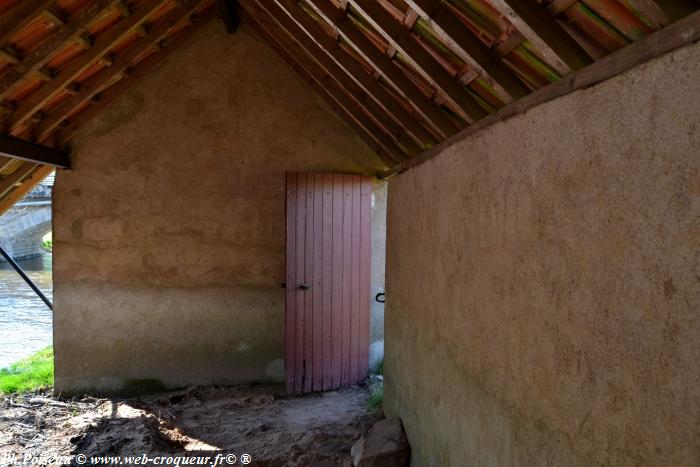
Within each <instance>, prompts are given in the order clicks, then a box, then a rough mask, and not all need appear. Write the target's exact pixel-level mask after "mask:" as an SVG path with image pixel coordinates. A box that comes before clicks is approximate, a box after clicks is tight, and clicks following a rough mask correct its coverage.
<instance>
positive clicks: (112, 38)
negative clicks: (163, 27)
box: [7, 0, 168, 131]
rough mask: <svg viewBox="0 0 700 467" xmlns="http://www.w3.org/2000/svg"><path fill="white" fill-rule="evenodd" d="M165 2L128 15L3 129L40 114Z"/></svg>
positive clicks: (25, 103) (153, 0)
mask: <svg viewBox="0 0 700 467" xmlns="http://www.w3.org/2000/svg"><path fill="white" fill-rule="evenodd" d="M167 2H168V0H148V1H146V2H145V3H144V4H142V5H141V6H140V7H139V8H138V9H137V10H136V11H134V12H133V13H131V15H130V16H129V17H128V18H126V19H124V20H123V21H121V22H119V23H118V24H117V25H116V26H114V27H113V28H112V29H110V30H109V31H108V32H107V33H105V34H104V35H102V36H100V37H99V38H98V39H97V41H96V42H95V44H94V45H93V46H92V47H91V48H90V49H89V50H87V51H86V52H85V53H83V54H82V55H81V56H80V57H78V58H76V59H75V60H73V61H71V62H70V63H69V64H68V66H67V67H66V68H65V69H64V70H62V71H61V72H60V73H59V74H58V76H56V77H55V78H53V79H52V80H51V81H49V82H48V83H46V84H45V85H44V86H42V87H41V88H39V90H38V91H36V92H34V93H32V94H31V95H30V96H29V97H28V98H27V99H26V100H24V101H22V103H21V104H20V105H19V108H18V109H17V110H16V111H15V112H14V113H13V114H11V115H10V116H9V118H8V121H7V126H8V127H9V130H10V131H13V130H15V129H16V128H17V127H19V126H20V125H21V124H22V123H24V122H26V121H27V120H28V119H29V118H30V117H31V116H32V115H33V114H34V113H35V112H36V111H38V110H40V109H41V108H42V107H43V106H44V105H46V103H47V102H49V101H50V100H51V99H53V98H54V97H55V96H56V95H57V94H58V93H60V92H61V91H62V90H63V89H64V88H65V87H66V86H67V85H68V84H70V83H71V82H72V81H74V80H75V79H76V78H77V77H78V76H80V74H81V73H83V72H84V71H85V70H86V69H87V68H89V67H90V66H91V65H92V64H93V63H94V62H96V61H97V60H100V59H101V58H102V57H103V56H104V55H105V54H106V53H108V52H109V51H110V49H112V48H113V47H114V46H115V45H116V44H118V43H119V41H121V40H122V39H123V38H124V37H125V36H126V35H128V34H129V33H131V32H132V31H133V30H134V29H136V28H138V27H139V26H141V25H142V24H143V23H144V22H145V21H146V20H147V19H148V17H149V16H150V15H151V14H153V13H154V12H155V11H157V10H158V9H159V8H161V7H162V6H163V5H164V4H165V3H167Z"/></svg>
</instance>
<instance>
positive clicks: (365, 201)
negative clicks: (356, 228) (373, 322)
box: [358, 177, 372, 379]
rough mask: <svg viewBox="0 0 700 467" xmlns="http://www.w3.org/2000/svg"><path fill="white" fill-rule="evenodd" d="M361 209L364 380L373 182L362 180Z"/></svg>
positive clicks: (362, 372) (363, 375) (363, 374)
mask: <svg viewBox="0 0 700 467" xmlns="http://www.w3.org/2000/svg"><path fill="white" fill-rule="evenodd" d="M360 191H361V209H360V293H359V297H360V366H359V368H360V373H359V375H358V378H359V379H364V378H366V377H367V375H368V373H369V337H370V336H369V334H370V302H371V300H372V295H371V290H370V283H371V280H372V279H371V258H372V252H371V246H372V181H371V180H370V179H369V178H367V177H363V178H362V187H361V190H360Z"/></svg>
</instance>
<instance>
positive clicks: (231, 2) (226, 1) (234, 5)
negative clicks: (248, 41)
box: [216, 0, 241, 34]
mask: <svg viewBox="0 0 700 467" xmlns="http://www.w3.org/2000/svg"><path fill="white" fill-rule="evenodd" d="M216 5H217V7H218V8H219V14H220V15H221V19H222V20H223V22H224V26H226V32H227V33H229V34H233V33H234V32H236V29H238V25H239V24H240V23H241V18H240V17H239V16H238V0H216Z"/></svg>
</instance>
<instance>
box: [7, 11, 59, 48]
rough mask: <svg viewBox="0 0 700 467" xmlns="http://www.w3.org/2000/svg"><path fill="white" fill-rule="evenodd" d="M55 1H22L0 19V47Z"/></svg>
mask: <svg viewBox="0 0 700 467" xmlns="http://www.w3.org/2000/svg"><path fill="white" fill-rule="evenodd" d="M54 2H55V0H24V1H21V2H17V4H15V6H14V7H13V8H12V9H11V10H10V11H9V12H7V13H5V14H4V15H3V16H2V17H1V18H0V47H3V46H5V44H7V42H8V41H9V40H10V38H11V37H12V36H14V35H15V34H17V33H18V32H19V31H21V30H22V29H23V28H24V27H25V26H27V25H28V24H29V23H31V22H32V21H34V19H35V18H37V17H38V16H39V15H40V14H41V13H42V12H43V11H44V10H46V9H47V8H48V7H50V6H51V5H52V4H53V3H54Z"/></svg>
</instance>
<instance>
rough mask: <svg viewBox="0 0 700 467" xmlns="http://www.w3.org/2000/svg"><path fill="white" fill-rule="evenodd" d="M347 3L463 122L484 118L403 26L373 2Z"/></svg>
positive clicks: (471, 101)
mask: <svg viewBox="0 0 700 467" xmlns="http://www.w3.org/2000/svg"><path fill="white" fill-rule="evenodd" d="M351 3H352V4H353V5H354V6H355V7H357V8H358V9H359V10H360V11H362V13H363V14H364V16H365V17H366V18H367V19H368V20H369V21H370V22H371V23H372V25H373V26H374V27H375V28H376V29H377V30H378V31H381V33H382V35H383V36H384V38H385V39H386V40H388V41H389V43H391V44H393V45H394V47H396V48H397V49H399V50H402V51H403V52H404V54H405V55H406V56H407V57H409V58H410V60H411V61H413V62H414V64H415V66H416V67H417V68H418V69H419V70H421V72H422V73H423V74H424V76H425V77H426V78H427V79H428V80H429V81H430V82H431V83H433V84H434V85H435V87H437V88H438V89H440V91H441V92H442V93H443V94H444V95H445V96H447V98H449V99H450V100H451V101H452V102H453V103H454V105H455V106H456V107H457V108H458V109H461V110H462V112H463V115H462V116H463V117H464V118H465V119H466V120H467V121H470V122H474V121H476V120H479V119H481V118H483V117H485V116H486V115H488V112H487V111H486V110H484V108H483V107H481V105H479V103H478V102H477V101H476V99H474V98H473V97H472V96H471V95H470V94H469V93H468V92H467V90H466V89H465V88H464V87H463V86H462V85H460V84H459V83H458V82H457V80H455V79H454V78H453V77H452V76H450V75H449V74H448V73H447V71H446V70H445V69H444V68H443V67H442V66H441V65H440V64H439V63H438V62H437V61H436V60H435V59H434V58H433V57H432V56H431V55H430V53H428V51H427V50H425V49H424V48H423V47H422V46H421V45H420V44H419V43H418V42H416V41H415V39H413V38H412V37H411V35H410V34H409V32H408V30H407V29H406V27H405V26H404V25H403V24H401V23H399V22H398V21H396V20H395V19H394V18H393V16H391V14H389V13H388V12H387V11H386V10H385V9H384V8H383V7H382V6H381V5H380V4H379V3H377V1H376V0H351Z"/></svg>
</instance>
